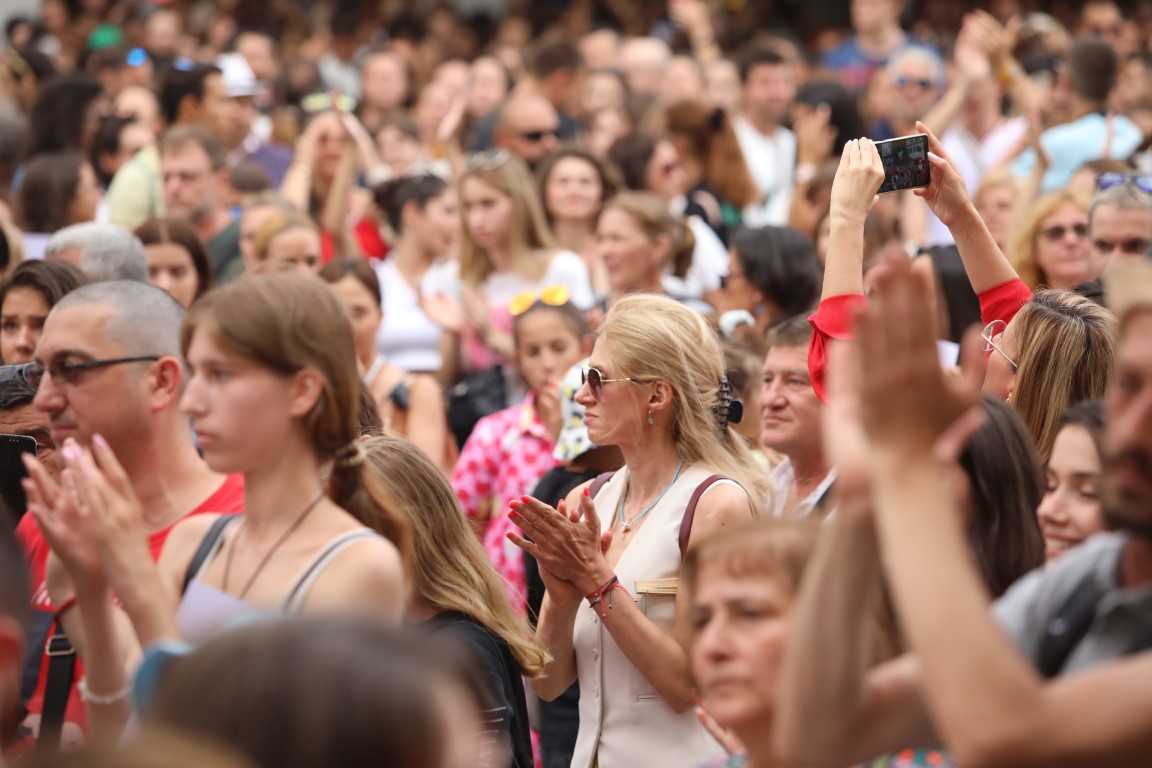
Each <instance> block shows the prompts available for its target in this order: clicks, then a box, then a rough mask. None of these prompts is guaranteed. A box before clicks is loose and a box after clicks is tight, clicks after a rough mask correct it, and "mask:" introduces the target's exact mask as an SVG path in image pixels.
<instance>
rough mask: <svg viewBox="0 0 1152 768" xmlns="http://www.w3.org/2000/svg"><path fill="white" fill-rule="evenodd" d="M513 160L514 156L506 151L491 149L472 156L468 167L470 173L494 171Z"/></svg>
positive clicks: (469, 158)
mask: <svg viewBox="0 0 1152 768" xmlns="http://www.w3.org/2000/svg"><path fill="white" fill-rule="evenodd" d="M511 159H512V154H511V153H510V152H509V151H508V150H506V149H490V150H488V151H487V152H476V153H475V154H473V155H470V156H469V157H468V162H467V164H466V167H467V168H468V170H469V171H494V170H496V169H497V168H499V167H500V166H502V165H504V163H506V162H508V161H509V160H511Z"/></svg>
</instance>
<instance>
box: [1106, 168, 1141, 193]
mask: <svg viewBox="0 0 1152 768" xmlns="http://www.w3.org/2000/svg"><path fill="white" fill-rule="evenodd" d="M1128 183H1131V184H1132V186H1134V187H1136V189H1138V190H1140V191H1141V192H1146V193H1148V194H1150V195H1152V174H1149V173H1120V172H1119V171H1108V172H1107V173H1102V174H1100V175H1099V176H1097V177H1096V189H1097V190H1098V191H1100V192H1103V191H1104V190H1106V189H1112V188H1113V187H1119V186H1121V185H1123V184H1128Z"/></svg>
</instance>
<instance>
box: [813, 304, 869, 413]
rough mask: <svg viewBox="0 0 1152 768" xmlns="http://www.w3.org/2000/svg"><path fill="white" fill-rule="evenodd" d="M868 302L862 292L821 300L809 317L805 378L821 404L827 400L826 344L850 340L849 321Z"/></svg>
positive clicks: (850, 328)
mask: <svg viewBox="0 0 1152 768" xmlns="http://www.w3.org/2000/svg"><path fill="white" fill-rule="evenodd" d="M867 300H868V299H867V297H865V296H864V295H863V294H861V293H845V294H842V295H840V296H830V297H829V298H827V299H824V300H823V301H821V302H820V306H819V307H817V308H816V312H815V313H814V314H812V315H810V316H809V317H808V322H810V323H811V324H812V330H813V333H812V342H811V343H810V344H809V345H808V376H809V377H810V378H811V379H812V389H813V390H815V391H816V396H817V397H818V398H820V402H822V403H823V402H826V401H827V398H826V396H825V394H824V375H825V373H826V372H827V370H828V345H829V344H830V343H831V342H832V340H833V339H851V338H852V318H853V317H854V315H855V313H856V307H858V306H860V305H861V304H863V303H864V302H865V301H867Z"/></svg>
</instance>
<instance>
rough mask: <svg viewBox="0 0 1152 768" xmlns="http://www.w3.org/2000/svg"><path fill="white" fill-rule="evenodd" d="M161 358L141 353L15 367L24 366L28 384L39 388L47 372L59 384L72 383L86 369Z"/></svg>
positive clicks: (147, 361)
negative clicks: (74, 361) (78, 361)
mask: <svg viewBox="0 0 1152 768" xmlns="http://www.w3.org/2000/svg"><path fill="white" fill-rule="evenodd" d="M159 359H160V356H159V355H139V356H137V357H114V358H111V359H109V360H88V361H86V362H83V363H65V362H60V361H56V362H53V363H50V364H49V365H48V366H47V367H45V366H44V365H43V364H41V363H37V362H35V361H33V362H31V363H25V364H24V365H22V366H14V367H19V368H23V369H24V371H23V375H24V381H26V382H28V386H30V387H32V389H36V390H39V389H40V383H41V382H42V381H44V374H45V373H47V374H48V375H49V376H50V377H51V378H52V381H54V382H56V383H57V384H69V385H72V384H75V383H76V382H77V381H79V380H80V376H81V374H83V373H84V372H85V371H91V370H95V369H97V368H107V367H108V366H112V365H123V364H125V363H154V362H156V361H157V360H159Z"/></svg>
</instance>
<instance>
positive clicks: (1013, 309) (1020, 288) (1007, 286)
mask: <svg viewBox="0 0 1152 768" xmlns="http://www.w3.org/2000/svg"><path fill="white" fill-rule="evenodd" d="M978 296H979V299H980V322H982V323H984V325H988V323H990V322H992V321H993V320H1003V321H1004V322H1005V323H1010V322H1012V318H1014V317H1016V313H1017V312H1019V311H1020V308H1021V307H1023V306H1024V305H1025V304H1027V303H1028V302H1029V301H1030V300H1031V299H1032V291H1031V290H1029V288H1028V286H1027V285H1025V284H1024V281H1023V280H1021V279H1020V278H1016V279H1015V280H1009V281H1008V282H1006V283H1000V285H996V286H993V287H991V288H989V289H988V290H986V291H983V292H981V293H980V294H978Z"/></svg>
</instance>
